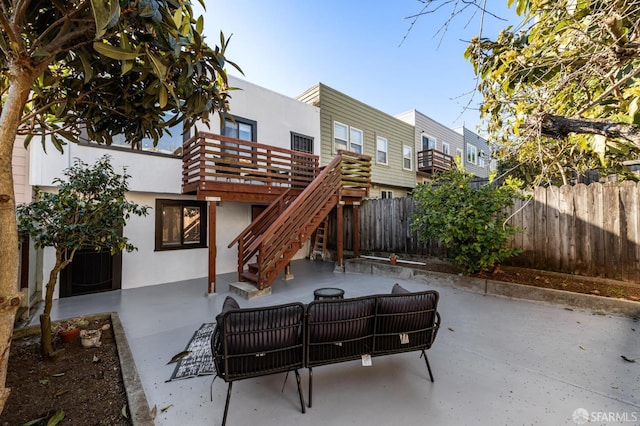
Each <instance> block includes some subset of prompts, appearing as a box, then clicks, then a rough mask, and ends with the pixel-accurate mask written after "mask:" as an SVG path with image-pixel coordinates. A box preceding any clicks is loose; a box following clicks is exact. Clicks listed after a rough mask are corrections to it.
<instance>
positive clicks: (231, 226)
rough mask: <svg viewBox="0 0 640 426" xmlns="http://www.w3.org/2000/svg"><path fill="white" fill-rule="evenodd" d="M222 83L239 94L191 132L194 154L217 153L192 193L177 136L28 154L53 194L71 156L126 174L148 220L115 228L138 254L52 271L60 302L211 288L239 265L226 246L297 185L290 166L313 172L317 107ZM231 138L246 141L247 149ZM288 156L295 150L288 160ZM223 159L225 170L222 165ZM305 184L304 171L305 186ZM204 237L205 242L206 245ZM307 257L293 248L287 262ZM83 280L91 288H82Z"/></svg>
mask: <svg viewBox="0 0 640 426" xmlns="http://www.w3.org/2000/svg"><path fill="white" fill-rule="evenodd" d="M229 80H230V82H229V83H230V85H231V86H235V87H239V88H240V89H242V90H238V91H234V92H232V99H231V100H230V105H231V111H232V113H233V117H234V120H228V121H227V122H225V123H220V121H219V118H218V114H217V113H214V114H212V117H211V126H210V128H207V127H206V126H204V125H198V126H197V127H198V130H200V131H205V132H211V134H210V135H209V136H210V137H211V139H210V140H209V139H206V142H203V144H202V145H201V146H202V147H203V149H205V148H204V147H206V149H210V150H211V152H215V153H217V154H207V155H208V157H207V158H208V159H209V160H210V161H209V160H208V162H207V164H208V165H211V167H212V168H213V172H211V174H210V175H207V176H206V177H202V178H200V179H202V180H201V181H199V182H198V187H197V189H196V187H195V186H193V187H192V189H191V190H185V188H186V186H185V185H187V184H188V182H187V181H186V180H184V179H186V178H185V177H184V176H185V175H183V172H184V173H186V171H187V169H185V168H184V167H183V166H184V165H186V164H187V163H188V162H189V161H190V159H189V158H190V157H189V158H187V157H188V156H185V158H183V156H182V146H183V136H182V135H181V133H182V132H181V131H174V132H173V137H170V136H167V137H165V138H163V139H162V140H161V141H160V144H159V145H158V146H157V147H155V148H154V147H152V146H151V145H150V144H149V143H143V147H144V148H143V150H142V151H132V150H131V149H130V148H129V147H125V146H118V143H117V142H116V143H115V144H114V145H113V146H111V147H107V146H101V145H97V144H95V143H91V142H89V141H87V142H86V143H81V144H69V145H68V146H67V147H66V149H65V152H64V154H60V153H59V152H57V151H56V150H53V149H50V150H48V153H44V152H43V150H42V147H41V145H40V144H34V145H32V146H31V147H30V165H31V168H30V184H31V185H38V186H40V187H42V188H43V189H45V190H53V189H54V188H53V187H52V181H53V179H54V178H56V177H60V176H61V172H62V170H64V169H65V168H67V167H69V166H70V165H71V164H72V161H73V159H74V158H75V157H77V158H80V159H81V160H83V161H84V162H86V163H89V164H91V163H93V162H94V161H95V160H96V159H97V158H99V157H101V156H103V155H105V154H108V155H110V156H111V157H112V164H113V165H114V166H115V168H116V170H119V171H120V172H121V171H122V168H123V167H126V169H127V173H128V174H129V175H131V178H130V179H129V188H130V192H129V194H128V199H129V200H130V201H134V202H136V203H138V204H142V205H147V206H150V207H151V210H150V214H149V215H148V216H147V217H143V218H140V217H132V218H131V219H130V220H129V221H128V223H127V225H126V227H125V229H124V234H125V235H126V236H127V237H128V238H129V239H130V241H131V243H132V244H134V245H135V246H136V247H137V248H138V250H137V251H134V252H132V253H123V254H121V255H120V256H116V257H114V258H111V256H109V255H104V254H102V255H101V254H95V253H80V255H79V256H77V257H76V259H75V260H74V262H73V264H72V265H69V267H68V270H66V271H63V273H61V277H60V281H61V282H60V285H58V286H57V288H58V289H59V294H60V296H61V297H64V296H70V295H76V294H81V293H83V292H92V291H103V290H110V289H117V288H134V287H142V286H147V285H154V284H162V283H169V282H175V281H183V280H189V279H196V278H202V277H207V276H209V278H210V280H209V282H210V286H211V285H212V284H213V285H215V284H214V283H212V282H211V280H213V281H214V282H215V274H216V273H218V274H220V273H228V272H233V271H236V270H237V268H238V266H237V264H238V260H237V252H238V251H237V250H238V249H237V246H236V245H232V246H231V248H228V245H229V244H230V243H232V242H233V241H234V239H235V238H236V237H237V236H238V234H240V232H241V231H243V229H245V227H247V226H248V225H249V224H250V223H251V222H252V219H254V218H255V217H256V216H258V215H259V214H260V212H261V211H262V210H264V208H265V207H266V206H267V205H268V204H269V203H271V202H272V201H274V200H275V199H277V197H279V196H280V194H282V193H284V192H285V191H286V190H287V189H289V188H290V187H292V186H293V185H294V184H295V183H296V182H299V181H301V180H300V179H298V180H296V178H297V177H298V176H299V175H300V174H302V173H304V170H303V171H301V169H300V167H298V168H295V167H293V166H291V165H292V164H294V166H295V165H298V166H299V165H300V164H305V165H309V167H312V168H313V167H315V169H314V170H317V163H318V160H317V157H316V160H313V155H312V154H317V153H319V149H320V142H319V141H320V128H319V125H320V119H319V110H318V108H316V107H314V106H312V105H307V104H305V103H303V102H300V101H297V100H295V99H292V98H288V97H286V96H283V95H281V94H278V93H275V92H272V91H270V90H267V89H264V88H262V87H259V86H256V85H254V84H251V83H249V82H246V81H244V80H240V79H237V78H234V77H232V76H229ZM217 134H223V135H228V136H229V137H227V138H225V137H223V136H218V135H217ZM233 138H238V139H243V140H247V141H250V142H247V144H250V146H249V145H246V146H245V145H244V144H240V143H238V142H239V141H238V139H233ZM203 141H205V139H203ZM215 144H217V145H215ZM214 145H215V146H217V148H216V147H214ZM292 149H293V151H292ZM296 151H302V152H301V153H300V154H299V155H296V154H295V152H296ZM190 155H191V156H194V155H195V154H193V152H192V153H191V154H190ZM232 157H234V158H232ZM229 158H232V160H233V164H232V160H229ZM225 161H226V162H227V164H223V163H224V162H225ZM314 161H315V162H314ZM266 162H268V164H267V163H266ZM200 164H204V163H200ZM314 164H315V166H314ZM207 167H208V166H207ZM196 168H197V165H196ZM17 170H19V168H18V169H17ZM246 170H253V171H254V173H253V174H249V173H246V172H245V171H246ZM284 170H286V171H287V172H286V173H285V172H284ZM207 171H208V170H207ZM220 176H223V177H220ZM313 177H314V174H311V175H310V176H309V179H313ZM196 178H198V177H196ZM205 179H210V180H207V181H205ZM292 182H293V183H292ZM192 184H194V185H195V182H192ZM202 188H205V189H206V190H205V191H203V190H202ZM207 191H209V192H207ZM298 192H300V190H299V191H298ZM205 193H207V194H214V196H208V195H203V194H205ZM25 201H27V200H26V199H25ZM211 212H213V215H212V214H211ZM207 225H208V226H209V228H210V229H209V230H207ZM211 226H213V229H211ZM211 236H214V241H215V243H214V244H212V243H211V241H210V240H208V238H211ZM306 253H307V251H306V250H304V249H303V250H300V251H299V252H298V254H296V255H295V256H294V258H301V257H304V255H305V254H306ZM53 262H54V252H53V249H45V250H44V262H43V264H44V265H43V269H44V271H49V270H50V269H51V267H52V266H53ZM212 271H213V274H214V278H211V274H212ZM88 276H89V277H90V281H91V283H83V282H82V281H83V280H86V277H88ZM100 283H105V284H104V285H103V284H100ZM84 284H86V286H84ZM83 286H84V287H83ZM105 286H106V287H105ZM210 290H211V287H210Z"/></svg>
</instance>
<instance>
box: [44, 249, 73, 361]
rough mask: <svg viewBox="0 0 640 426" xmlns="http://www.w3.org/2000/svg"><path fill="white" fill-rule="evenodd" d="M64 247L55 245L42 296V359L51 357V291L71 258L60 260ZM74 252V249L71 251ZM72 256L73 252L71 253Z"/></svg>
mask: <svg viewBox="0 0 640 426" xmlns="http://www.w3.org/2000/svg"><path fill="white" fill-rule="evenodd" d="M63 251H64V249H62V248H60V247H56V264H55V265H54V266H53V268H52V269H51V272H50V273H49V281H48V282H47V289H46V293H45V296H44V311H43V312H42V314H41V315H40V333H41V334H40V350H41V352H42V357H43V358H44V359H49V358H51V355H52V354H53V344H52V342H51V307H52V305H53V291H54V290H55V288H56V281H57V280H58V274H59V273H60V271H62V270H63V269H64V268H65V266H67V265H68V264H69V263H71V259H66V260H62V252H63ZM72 253H75V250H74V251H73V252H72ZM72 256H73V254H72Z"/></svg>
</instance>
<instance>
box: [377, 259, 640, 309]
mask: <svg viewBox="0 0 640 426" xmlns="http://www.w3.org/2000/svg"><path fill="white" fill-rule="evenodd" d="M376 255H377V256H380V257H386V255H384V254H376ZM400 259H404V260H413V261H418V262H421V263H425V265H407V264H405V265H403V266H411V267H412V268H417V269H424V270H430V271H437V272H445V273H450V274H459V273H460V270H459V269H458V268H456V267H455V266H453V265H451V264H449V263H448V262H447V261H446V260H444V259H439V258H434V257H426V256H400ZM400 264H401V265H402V263H400ZM472 276H475V277H479V278H485V279H490V280H495V281H504V282H509V283H517V284H524V285H530V286H535V287H544V288H553V289H556V290H564V291H571V292H574V293H584V294H593V295H597V296H603V297H611V298H620V299H627V300H633V301H636V302H638V301H640V285H639V284H636V283H625V282H621V281H614V280H609V279H605V278H594V277H584V276H580V275H567V274H560V273H555V272H548V271H539V270H535V269H526V268H518V267H515V266H500V267H499V268H498V269H497V270H496V271H495V272H494V273H487V272H483V273H479V274H474V275H472Z"/></svg>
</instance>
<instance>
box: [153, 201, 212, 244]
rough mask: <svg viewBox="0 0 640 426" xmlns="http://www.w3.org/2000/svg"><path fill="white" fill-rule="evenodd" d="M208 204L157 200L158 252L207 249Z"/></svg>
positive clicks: (203, 202)
mask: <svg viewBox="0 0 640 426" xmlns="http://www.w3.org/2000/svg"><path fill="white" fill-rule="evenodd" d="M206 208H207V203H206V202H205V201H196V200H162V199H157V200H156V250H157V251H160V250H177V249H190V248H201V247H206V246H207V242H206V238H207V220H206V218H207V210H206Z"/></svg>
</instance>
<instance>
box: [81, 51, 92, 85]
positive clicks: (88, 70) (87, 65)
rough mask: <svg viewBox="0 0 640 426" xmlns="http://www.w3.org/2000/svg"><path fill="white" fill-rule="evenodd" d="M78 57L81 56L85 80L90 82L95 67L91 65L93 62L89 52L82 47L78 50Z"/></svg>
mask: <svg viewBox="0 0 640 426" xmlns="http://www.w3.org/2000/svg"><path fill="white" fill-rule="evenodd" d="M78 57H79V58H80V62H81V63H82V71H83V74H84V82H85V83H88V82H89V81H91V79H92V78H93V67H92V66H91V62H90V60H89V54H88V53H87V51H86V50H85V49H80V50H79V51H78Z"/></svg>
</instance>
